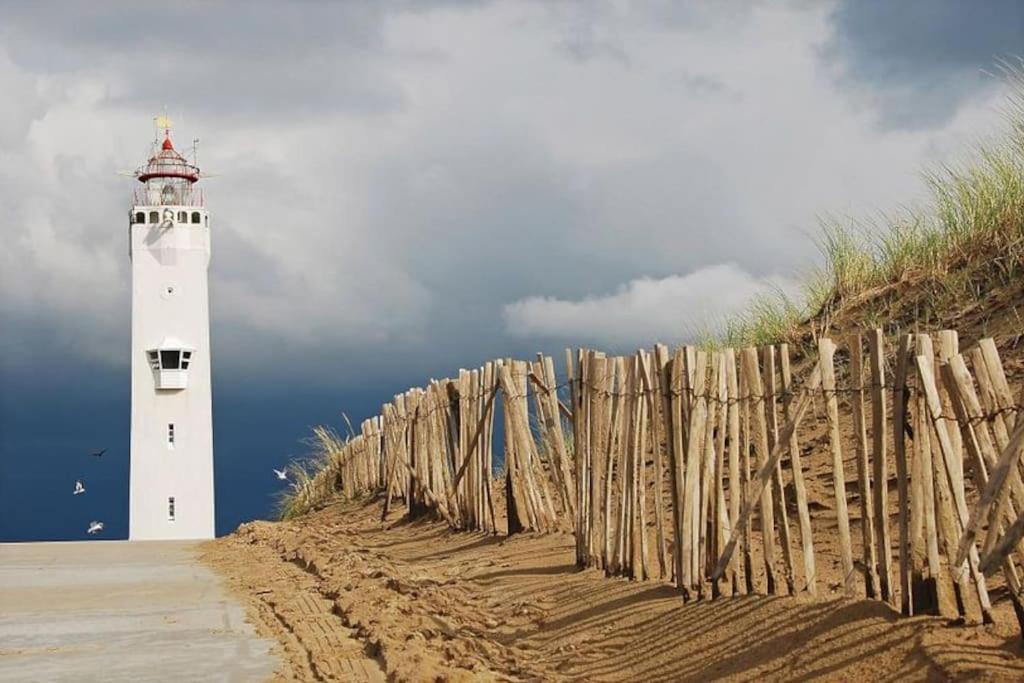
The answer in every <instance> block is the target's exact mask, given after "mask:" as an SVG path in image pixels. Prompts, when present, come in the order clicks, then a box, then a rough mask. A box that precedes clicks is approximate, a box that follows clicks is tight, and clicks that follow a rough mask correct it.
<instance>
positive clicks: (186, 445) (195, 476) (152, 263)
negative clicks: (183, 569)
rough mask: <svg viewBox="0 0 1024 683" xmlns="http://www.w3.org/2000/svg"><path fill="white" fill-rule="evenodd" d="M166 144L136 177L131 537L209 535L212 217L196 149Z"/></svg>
mask: <svg viewBox="0 0 1024 683" xmlns="http://www.w3.org/2000/svg"><path fill="white" fill-rule="evenodd" d="M159 129H161V130H162V131H163V140H162V141H160V140H159V137H158V139H157V140H156V141H154V145H153V152H152V154H151V156H150V158H149V161H148V162H147V163H146V164H145V165H144V166H142V167H141V168H139V169H138V170H137V171H136V172H135V176H136V178H138V180H139V182H140V183H142V186H141V187H138V188H137V189H136V190H135V192H134V195H133V201H132V208H131V212H130V214H129V253H130V256H131V262H132V416H131V476H130V479H131V481H130V489H131V491H130V494H131V495H130V509H129V532H128V533H129V538H130V539H132V540H156V539H198V538H212V537H213V535H214V514H213V511H214V507H213V419H212V401H211V388H210V312H209V293H208V287H207V271H208V268H209V263H210V217H209V214H208V213H207V211H206V205H205V201H204V198H203V194H202V191H201V190H200V189H198V188H197V187H196V183H198V182H199V177H200V176H199V167H198V166H197V165H196V161H195V151H194V148H193V154H192V158H191V159H187V158H186V157H184V156H182V155H181V154H180V153H179V152H178V151H177V150H176V149H175V147H174V143H173V142H172V141H171V126H170V121H168V120H166V117H161V120H160V121H159Z"/></svg>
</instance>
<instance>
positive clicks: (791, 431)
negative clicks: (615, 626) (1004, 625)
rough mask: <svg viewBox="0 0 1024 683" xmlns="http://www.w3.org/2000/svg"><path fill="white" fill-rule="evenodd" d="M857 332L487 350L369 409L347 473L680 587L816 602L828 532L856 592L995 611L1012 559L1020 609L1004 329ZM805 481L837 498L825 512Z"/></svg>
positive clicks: (1014, 453) (1015, 440)
mask: <svg viewBox="0 0 1024 683" xmlns="http://www.w3.org/2000/svg"><path fill="white" fill-rule="evenodd" d="M844 342H845V343H844V344H843V345H842V346H841V347H840V346H837V344H836V343H834V342H833V341H832V340H831V339H828V338H822V339H820V340H819V342H818V345H817V353H816V354H815V353H810V354H807V353H805V354H803V356H804V357H801V358H799V359H794V358H792V357H791V353H790V349H789V347H788V346H787V345H786V344H780V345H777V346H765V347H762V348H753V347H750V348H744V349H739V350H734V349H722V350H703V349H699V348H695V347H690V346H687V347H681V348H678V349H675V350H674V351H673V352H670V350H669V349H668V348H667V347H665V346H662V345H658V346H656V347H655V348H654V349H653V350H652V351H650V352H649V351H646V350H639V351H637V352H636V353H635V354H633V355H630V356H615V357H609V356H606V355H605V354H603V353H600V352H597V351H590V350H580V351H577V352H575V353H573V352H571V351H567V352H566V359H565V367H566V374H565V378H564V381H563V382H562V383H559V382H558V381H557V379H556V375H555V366H554V362H553V359H551V358H549V357H545V356H538V357H537V359H536V360H534V361H532V362H526V361H516V360H509V359H505V360H496V361H493V362H489V363H486V364H485V365H484V366H483V367H482V368H479V369H477V370H472V371H465V370H463V371H460V373H459V376H458V378H457V379H446V380H439V381H431V382H430V383H429V385H428V386H427V387H425V388H417V389H411V390H409V391H407V392H405V393H404V394H401V395H398V396H396V397H395V399H394V400H393V401H392V402H391V403H388V404H387V405H385V406H384V407H383V409H382V411H381V414H380V416H378V417H375V418H371V419H369V420H366V421H364V422H363V423H362V426H361V432H360V433H359V434H358V435H355V436H354V437H353V438H351V439H350V440H349V441H348V442H347V443H346V444H345V446H344V447H343V448H342V449H341V451H340V452H339V453H338V455H337V462H338V465H339V467H338V468H337V469H336V471H337V472H338V473H339V474H338V478H339V479H340V481H339V482H337V484H336V486H335V488H336V489H339V490H342V491H344V493H346V494H347V495H350V496H354V495H358V494H361V493H366V492H371V491H377V492H381V493H382V494H383V496H384V498H385V504H384V507H385V513H384V514H385V515H386V514H387V513H388V511H389V510H390V509H391V507H392V506H393V505H394V503H395V501H396V500H398V499H401V500H402V501H403V502H404V504H405V506H406V510H407V514H409V515H410V516H413V517H416V516H420V515H423V514H428V513H429V514H434V515H437V516H439V517H440V518H442V519H444V520H445V521H446V522H447V523H448V524H449V525H450V526H451V527H452V528H454V529H459V530H473V531H485V532H493V533H499V531H504V532H506V533H509V534H512V533H517V532H521V531H532V532H540V533H547V532H556V531H566V532H571V533H573V534H574V537H575V547H576V562H577V564H578V565H579V566H580V567H596V568H600V569H603V570H604V571H605V572H606V573H607V574H609V575H612V574H617V575H623V576H627V577H630V578H632V579H636V580H646V579H657V580H665V581H672V582H674V584H675V585H676V586H677V587H678V588H679V589H680V590H681V591H682V593H683V595H684V596H685V597H686V598H687V599H689V598H697V597H717V596H719V595H728V594H743V593H755V592H763V593H767V594H789V595H793V594H796V593H799V592H806V593H809V594H810V595H817V594H819V593H820V592H822V591H823V588H822V586H820V585H819V584H820V583H821V581H820V580H819V576H818V569H817V562H818V558H816V555H815V542H816V540H817V541H819V542H820V541H821V535H822V534H825V533H826V532H827V536H828V538H829V541H828V544H829V549H830V550H829V552H831V553H834V554H837V555H838V558H837V559H838V566H839V570H840V571H839V581H838V585H837V586H833V587H834V588H837V589H838V590H840V591H842V592H844V593H846V594H847V595H850V596H856V595H863V596H866V597H868V598H874V599H878V600H882V601H885V602H888V603H891V604H893V605H894V606H898V607H899V609H900V611H901V612H902V613H903V614H905V615H911V614H920V613H932V614H942V615H944V616H948V617H950V618H963V617H964V616H965V615H966V605H967V602H968V600H970V601H971V602H973V603H974V604H976V605H977V606H978V607H979V609H980V611H981V614H982V619H983V621H985V622H990V621H991V620H992V606H991V599H990V596H989V591H988V587H987V585H986V572H987V573H989V574H991V573H992V572H995V571H1001V572H1002V575H1003V579H1004V581H1005V584H1006V587H1007V589H1008V593H1009V595H1010V598H1011V600H1012V601H1013V604H1014V607H1015V610H1016V612H1017V616H1018V619H1019V620H1020V621H1021V623H1022V624H1024V611H1022V610H1021V606H1020V593H1021V579H1020V575H1019V569H1018V567H1019V557H1018V556H1017V554H1016V553H1017V544H1018V543H1019V541H1020V540H1021V538H1022V536H1024V483H1022V481H1021V474H1020V469H1019V467H1020V466H1019V460H1020V453H1021V450H1022V447H1024V420H1019V421H1018V420H1017V413H1018V411H1019V410H1020V406H1019V404H1018V402H1017V401H1015V399H1014V397H1013V395H1012V393H1011V390H1010V387H1009V383H1008V381H1007V378H1006V374H1005V373H1004V370H1003V366H1002V363H1001V361H1000V358H999V354H998V352H997V351H996V346H995V344H994V342H993V341H992V340H991V339H983V340H981V341H980V342H979V343H978V344H977V345H976V346H975V347H973V348H971V349H970V350H969V351H968V352H967V353H966V354H962V353H961V352H960V350H959V348H958V339H957V335H956V333H955V332H952V331H942V332H940V333H938V335H937V336H936V338H935V340H933V339H932V337H931V336H929V335H926V334H905V335H902V336H900V337H899V338H898V339H896V340H895V344H894V345H893V348H891V349H886V341H885V338H884V336H883V334H882V332H881V330H872V331H868V332H866V333H863V334H856V335H854V336H852V337H851V338H849V339H847V340H844ZM806 356H810V357H806ZM796 360H799V361H800V362H799V363H796V362H795V361H796ZM797 368H799V372H798V371H797ZM531 406H532V407H531ZM499 410H500V413H501V418H502V421H503V423H502V430H501V432H500V433H501V434H502V435H503V439H502V444H501V446H502V448H501V452H502V453H503V455H504V470H505V471H504V474H503V475H502V476H501V477H500V478H495V476H494V472H495V469H494V468H495V458H494V455H495V453H494V444H495V442H496V441H497V440H498V439H497V438H496V431H495V420H496V415H497V413H498V411H499ZM812 457H813V458H814V463H816V464H812V463H811V459H812ZM848 460H852V467H848V466H847V461H848ZM847 476H850V477H851V478H852V479H855V480H856V486H855V487H854V489H853V491H854V492H853V493H852V494H851V489H850V488H848V486H847ZM811 485H814V486H815V487H816V490H819V491H821V490H827V491H828V492H829V494H828V495H827V496H822V495H821V494H820V493H819V495H818V500H816V503H817V504H818V506H819V508H820V507H822V506H824V507H825V508H831V510H819V511H818V514H817V515H816V516H815V517H814V518H812V514H811V509H810V507H809V506H810V501H811V496H810V495H809V492H808V491H809V488H811ZM502 487H503V488H504V491H502V490H501V488H502ZM975 499H976V502H975V503H974V505H973V510H972V507H971V505H969V502H968V501H969V500H975ZM851 501H853V502H855V503H856V508H855V510H854V512H855V513H856V518H855V520H856V519H857V518H859V522H860V523H859V524H857V526H858V527H859V530H860V534H859V538H858V539H856V541H855V539H854V538H853V537H852V532H851V505H850V503H851ZM496 513H497V514H496ZM833 520H834V524H835V531H834V532H833V531H831V529H828V530H826V529H823V527H824V526H825V525H826V524H827V525H829V526H831V524H832V521H833ZM983 530H984V533H982V532H983ZM816 533H817V534H819V538H817V539H816V538H815V534H816ZM979 541H980V544H981V548H980V550H979V547H978V543H979ZM836 544H837V545H838V548H837V549H834V548H833V546H835V545H836ZM855 551H857V552H856V556H855Z"/></svg>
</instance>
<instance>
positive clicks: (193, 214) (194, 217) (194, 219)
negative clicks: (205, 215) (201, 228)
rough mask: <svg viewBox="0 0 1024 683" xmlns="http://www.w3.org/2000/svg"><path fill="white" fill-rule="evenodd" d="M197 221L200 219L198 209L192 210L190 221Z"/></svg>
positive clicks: (196, 222) (197, 222)
mask: <svg viewBox="0 0 1024 683" xmlns="http://www.w3.org/2000/svg"><path fill="white" fill-rule="evenodd" d="M199 221H200V218H199V212H198V211H193V212H192V222H193V223H195V224H197V225H198V224H199Z"/></svg>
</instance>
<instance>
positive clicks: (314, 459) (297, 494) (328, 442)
mask: <svg viewBox="0 0 1024 683" xmlns="http://www.w3.org/2000/svg"><path fill="white" fill-rule="evenodd" d="M347 443H348V438H342V437H341V436H339V435H338V434H337V432H335V431H334V430H333V429H330V428H328V427H322V426H321V427H314V428H313V435H312V436H311V437H310V438H308V439H307V440H306V445H307V446H308V448H309V452H310V455H309V457H307V458H306V459H305V460H296V461H293V462H291V463H289V464H288V479H289V482H290V483H289V485H288V489H287V490H286V491H284V492H283V493H282V494H281V495H280V497H279V499H278V502H277V514H278V517H279V518H280V519H285V520H287V519H294V518H296V517H301V516H302V515H304V514H306V513H308V512H311V511H313V510H315V509H317V508H319V507H320V506H322V505H323V504H324V503H326V502H327V501H329V500H330V499H331V498H333V497H334V495H335V493H336V492H337V491H338V490H339V486H338V483H339V481H340V474H341V465H342V463H341V460H340V456H341V453H342V451H343V450H344V448H345V445H346V444H347Z"/></svg>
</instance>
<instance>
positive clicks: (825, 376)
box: [818, 337, 854, 595]
mask: <svg viewBox="0 0 1024 683" xmlns="http://www.w3.org/2000/svg"><path fill="white" fill-rule="evenodd" d="M835 350H836V347H835V344H834V343H833V342H832V340H831V339H829V338H828V337H822V338H821V339H820V340H819V341H818V354H819V363H820V367H821V388H822V392H823V393H824V395H825V404H826V409H827V413H828V423H829V443H830V445H831V449H832V485H833V489H834V491H835V497H836V518H837V522H838V526H839V554H840V562H841V567H842V571H843V589H844V591H845V592H846V594H847V595H852V594H853V592H854V570H853V552H852V550H851V548H850V517H849V512H848V511H847V509H846V474H845V473H844V471H843V450H842V436H841V434H840V431H839V405H838V401H837V400H836V376H835V364H834V362H835V361H834V356H835Z"/></svg>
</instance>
